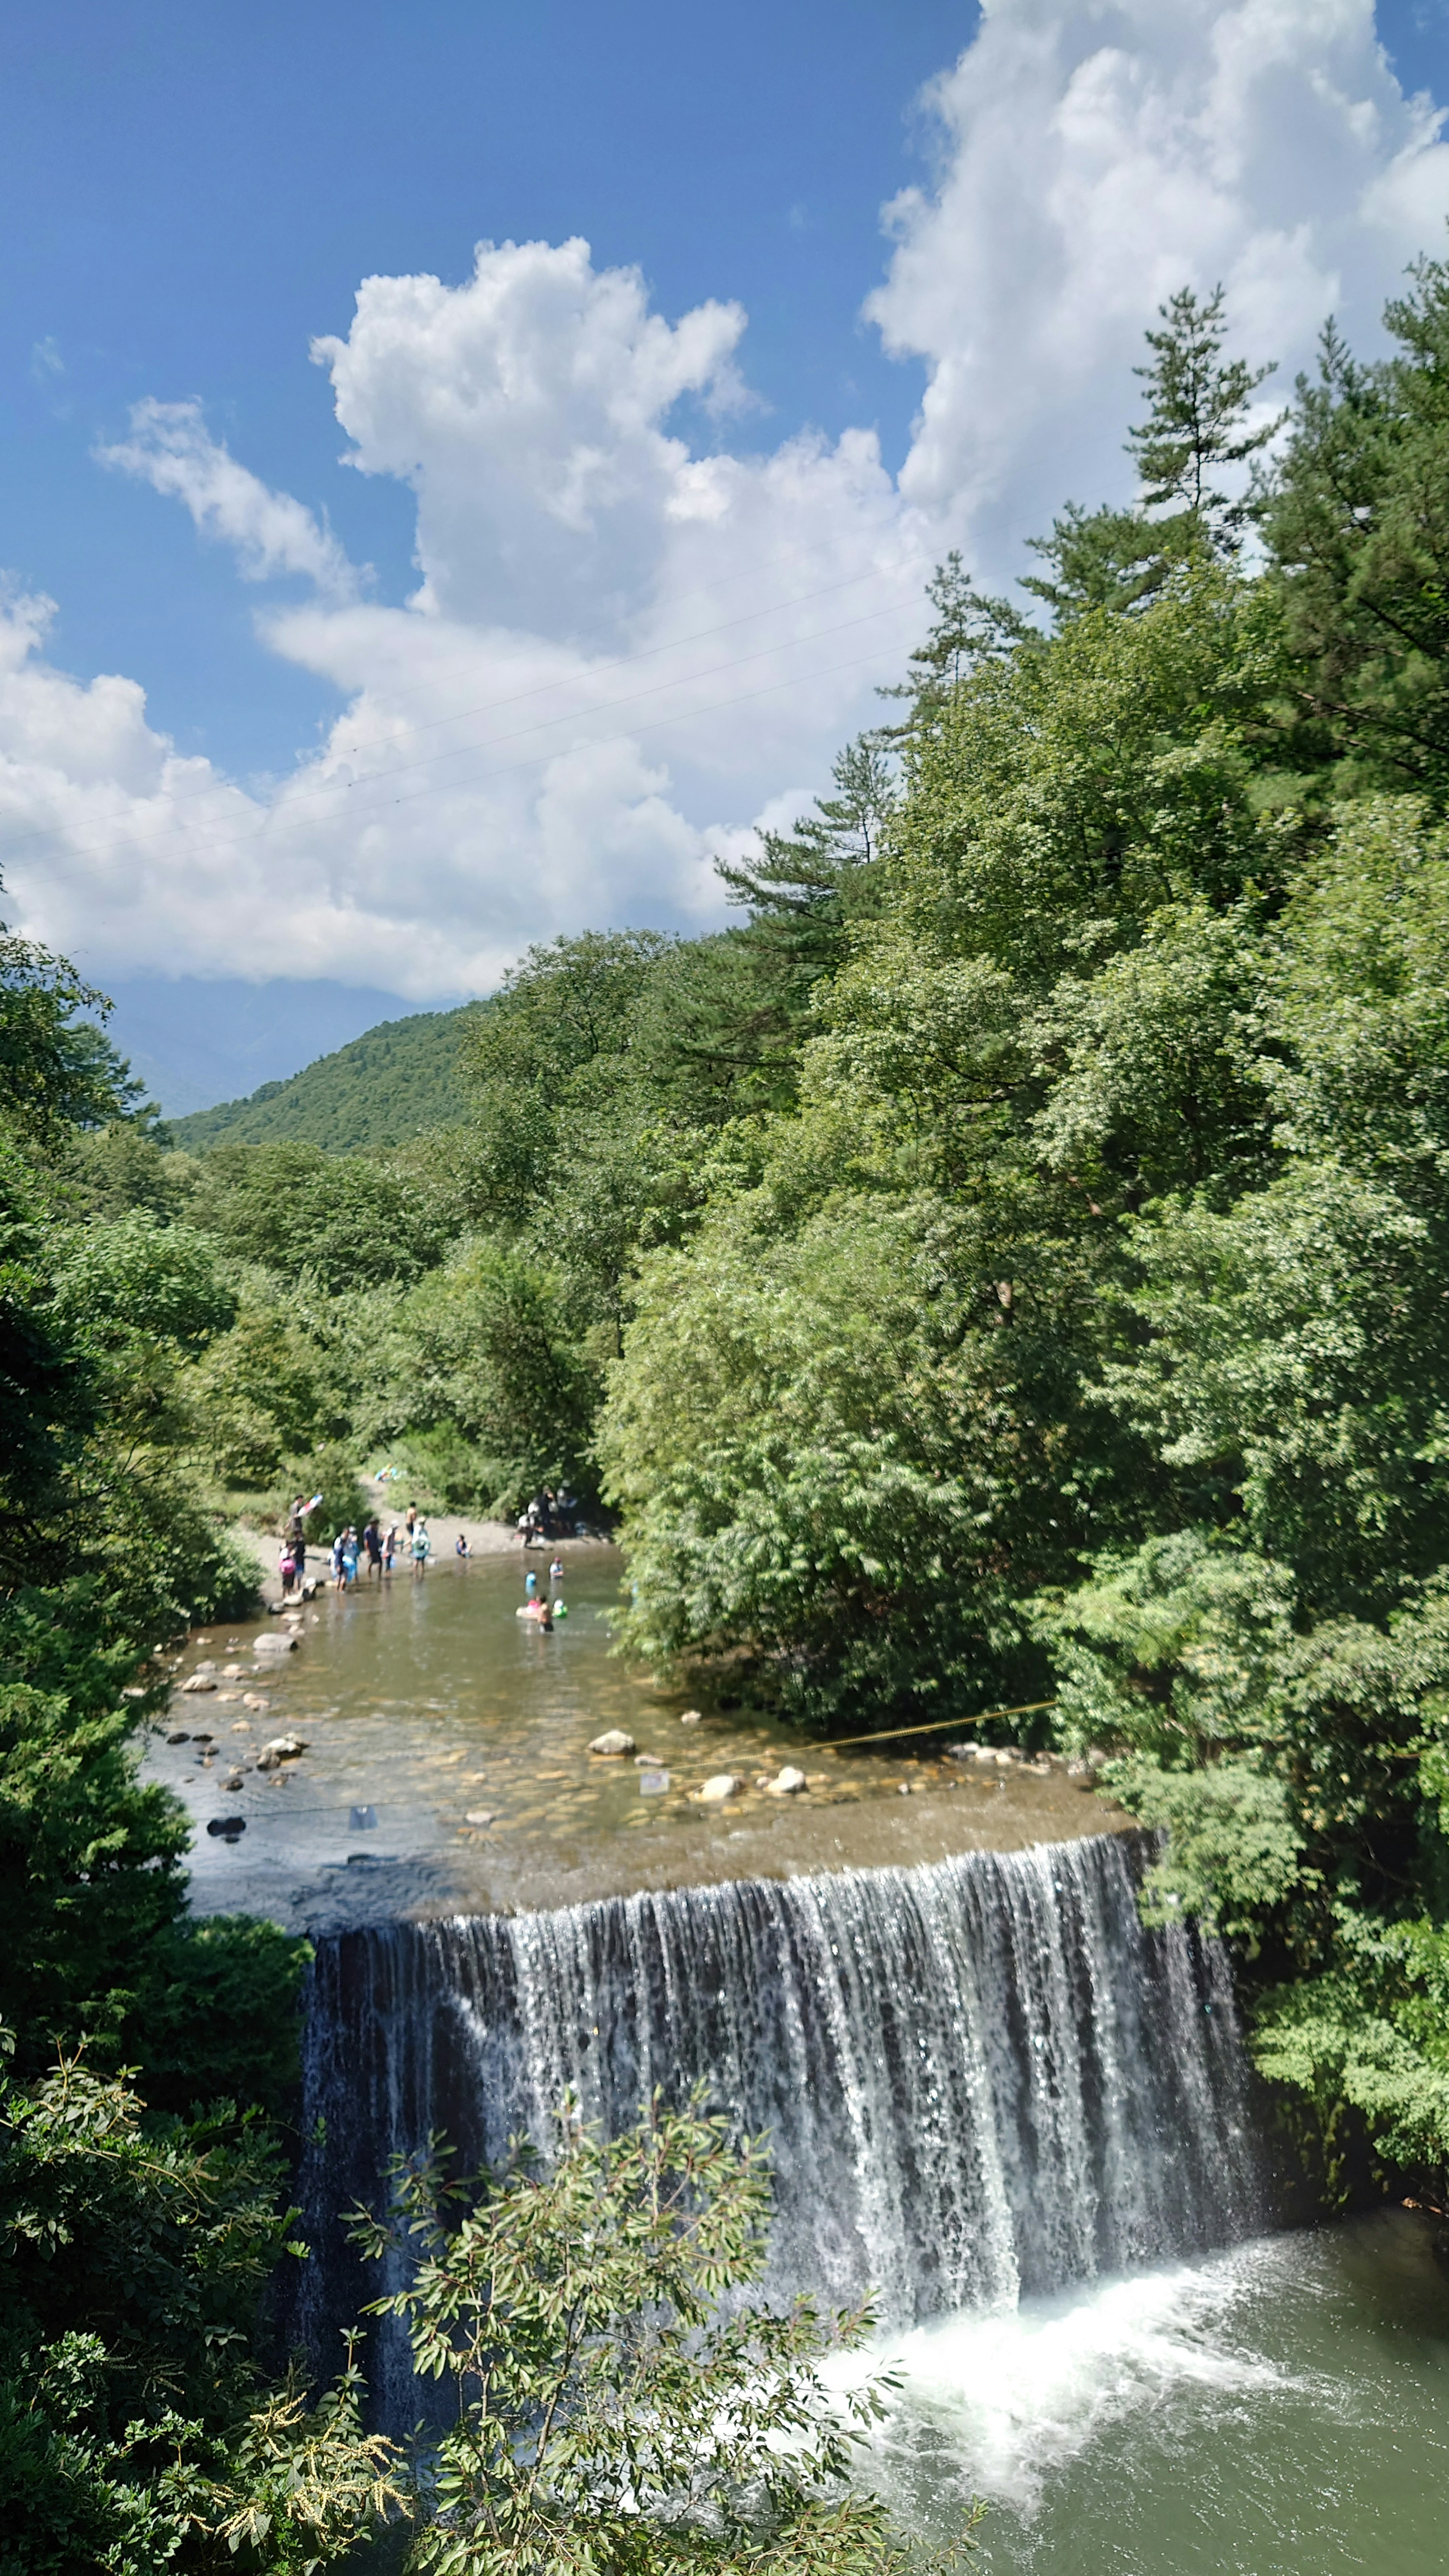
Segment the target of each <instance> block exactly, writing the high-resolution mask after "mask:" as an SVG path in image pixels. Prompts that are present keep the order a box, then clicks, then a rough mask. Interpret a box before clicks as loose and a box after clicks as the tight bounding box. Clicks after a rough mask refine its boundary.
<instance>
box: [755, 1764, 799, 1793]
mask: <svg viewBox="0 0 1449 2576" xmlns="http://www.w3.org/2000/svg"><path fill="white" fill-rule="evenodd" d="M765 1787H766V1788H767V1790H768V1791H769V1793H770V1796H771V1797H772V1798H798V1796H799V1794H800V1792H801V1790H802V1789H803V1788H804V1787H805V1774H804V1772H803V1771H797V1770H796V1768H795V1765H794V1763H793V1762H787V1763H786V1764H785V1765H784V1767H783V1769H781V1770H779V1771H777V1772H776V1774H775V1776H774V1779H773V1780H767V1781H766V1782H765Z"/></svg>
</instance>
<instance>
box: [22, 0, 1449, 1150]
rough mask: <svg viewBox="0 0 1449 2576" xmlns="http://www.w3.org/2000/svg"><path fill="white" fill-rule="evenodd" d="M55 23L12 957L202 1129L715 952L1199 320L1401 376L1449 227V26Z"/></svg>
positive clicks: (1289, 18) (1125, 18)
mask: <svg viewBox="0 0 1449 2576" xmlns="http://www.w3.org/2000/svg"><path fill="white" fill-rule="evenodd" d="M3 27H4V65H5V77H4V80H3V83H0V226H3V232H4V242H5V251H6V256H5V257H4V259H3V260H0V441H3V458H4V469H5V470H4V473H3V476H0V566H3V567H4V568H5V570H6V573H7V576H8V580H9V583H10V594H9V595H10V603H11V606H10V617H9V634H10V641H11V647H12V649H11V650H10V653H9V658H8V661H7V663H6V678H5V680H4V683H3V685H0V870H3V873H4V879H5V884H6V888H7V893H6V897H5V908H6V911H7V913H8V916H9V918H10V919H11V920H12V922H14V923H15V924H16V925H17V926H19V927H22V928H24V929H27V930H28V931H30V932H31V933H32V934H33V935H38V936H41V937H46V938H49V939H51V940H52V941H54V942H55V943H56V944H58V945H62V946H65V947H67V948H69V949H70V950H72V951H74V952H75V953H77V954H78V955H79V956H80V959H81V962H82V963H83V964H84V965H85V966H86V967H87V969H88V971H90V972H92V973H94V974H95V975H96V976H97V977H98V979H100V980H103V981H105V982H106V983H107V984H108V985H110V986H111V987H112V988H113V989H115V990H116V991H117V994H118V998H119V1000H120V1003H121V1011H120V1016H119V1023H118V1025H119V1029H120V1034H121V1035H122V1037H123V1039H125V1040H126V1041H127V1042H128V1043H131V1044H133V1045H135V1046H136V1047H137V1048H138V1051H139V1052H140V1053H141V1054H142V1055H143V1056H144V1057H146V1058H147V1060H148V1062H149V1063H150V1064H151V1065H152V1066H153V1067H154V1068H156V1069H157V1070H158V1072H159V1073H160V1076H161V1078H162V1079H163V1081H164V1082H168V1083H169V1087H170V1092H171V1096H172V1099H173V1101H174V1102H175V1105H177V1106H182V1105H185V1100H186V1098H193V1099H194V1098H195V1097H196V1095H197V1092H198V1090H199V1091H202V1092H205V1091H210V1092H212V1093H213V1095H215V1094H217V1093H220V1092H224V1091H226V1090H228V1089H230V1088H234V1087H237V1085H238V1084H239V1083H240V1082H241V1081H242V1080H243V1079H245V1081H246V1082H251V1081H255V1080H259V1079H263V1078H266V1077H267V1076H268V1075H271V1074H274V1073H276V1072H280V1071H283V1070H286V1069H288V1068H289V1066H290V1064H291V1063H293V1062H298V1061H302V1060H304V1059H305V1058H306V1057H307V1056H309V1055H310V1054H313V1053H316V1052H318V1051H319V1043H320V1044H329V1045H330V1044H333V1043H336V1040H337V1035H338V1032H339V1030H345V1028H346V1027H347V1026H348V1025H349V1021H350V1020H355V1022H356V1025H357V1026H362V1025H366V1024H367V1022H368V1021H369V1020H370V1019H373V1018H376V1017H377V1016H380V1014H381V1012H382V1011H383V1010H385V1009H389V1010H390V1009H396V1008H399V1007H409V1006H412V1007H416V1006H420V1005H426V1004H427V1003H430V1002H433V1001H437V1000H442V999H446V998H450V997H451V996H453V995H455V994H457V993H460V992H463V991H467V990H476V989H486V987H487V986H488V984H489V983H490V982H491V981H493V980H494V979H495V978H496V975H497V973H498V971H499V970H500V968H501V966H502V964H504V963H505V962H506V961H507V959H508V957H510V956H512V955H514V954H516V953H517V952H518V950H519V949H520V948H521V947H522V946H523V945H524V944H526V942H527V941H528V939H530V938H533V937H548V936H552V935H553V934H554V933H555V932H556V931H558V930H561V929H563V930H568V929H576V928H579V927H582V926H583V925H584V923H585V921H589V920H593V921H598V920H603V919H625V918H627V919H634V920H640V919H650V920H656V921H659V922H661V923H663V924H665V925H666V926H676V927H691V926H702V925H705V924H707V923H709V922H710V921H712V920H714V919H716V918H718V906H717V904H716V902H715V899H714V889H713V878H712V870H711V861H712V858H713V857H714V856H715V855H717V854H718V852H719V851H720V850H722V849H737V848H739V847H740V846H742V845H744V844H745V843H746V842H747V841H748V837H749V834H750V831H751V828H752V826H753V825H754V824H755V823H756V822H757V821H758V820H759V819H760V818H761V817H762V816H763V817H764V818H765V819H771V820H773V819H781V818H784V819H788V815H789V813H790V812H791V811H792V810H793V809H794V806H795V804H796V803H798V801H799V800H800V799H801V798H803V797H805V796H808V795H809V794H810V793H813V792H815V791H816V790H817V789H818V788H819V787H820V786H821V785H822V784H823V783H824V780H825V776H826V773H827V770H828V763H829V758H830V754H831V751H832V749H833V747H834V746H835V745H837V744H838V743H839V742H840V741H841V740H843V739H845V738H846V737H847V736H848V734H849V733H850V732H851V731H853V730H854V729H856V727H857V726H858V725H859V724H860V723H862V722H868V721H869V720H870V715H871V711H872V706H873V703H874V701H873V699H872V695H871V692H872V690H873V688H874V686H875V685H876V683H877V682H878V681H879V680H880V679H882V678H888V677H889V676H890V675H891V673H892V671H893V670H894V669H895V668H896V667H898V664H899V660H900V657H901V655H902V653H903V652H904V649H905V647H906V645H907V644H908V642H909V641H910V640H911V637H912V635H913V633H914V632H915V631H916V627H917V626H918V624H919V618H918V615H917V614H916V612H915V610H914V609H913V606H912V602H913V601H914V600H915V599H916V598H917V596H918V594H919V589H920V584H921V581H922V579H923V577H924V573H925V571H926V570H927V569H928V568H929V563H930V561H931V560H932V559H933V558H934V556H935V555H937V554H939V552H941V551H943V550H944V548H945V546H946V545H947V544H948V543H954V542H960V543H963V544H965V545H966V546H967V548H968V551H969V552H970V554H971V556H972V558H973V560H974V561H976V562H978V563H979V564H980V565H981V567H982V569H983V570H984V571H985V572H986V573H987V574H988V575H989V576H990V577H993V578H998V579H1009V578H1010V577H1011V575H1012V573H1013V571H1014V570H1016V569H1017V568H1019V566H1020V562H1021V546H1022V541H1023V539H1024V537H1025V536H1026V535H1027V534H1029V533H1030V532H1031V530H1032V529H1033V528H1034V527H1039V526H1040V525H1042V524H1043V523H1044V521H1045V519H1046V518H1048V517H1049V516H1050V513H1051V509H1052V508H1053V507H1054V506H1056V505H1057V504H1058V503H1059V502H1060V500H1061V499H1063V498H1065V497H1066V496H1067V494H1068V493H1069V492H1071V493H1074V494H1075V495H1076V497H1079V498H1083V499H1086V500H1092V499H1095V498H1096V497H1098V496H1099V494H1100V493H1101V492H1103V491H1105V490H1107V489H1109V488H1122V477H1123V474H1124V471H1125V469H1124V468H1123V467H1122V465H1121V462H1120V457H1119V452H1118V450H1119V441H1120V436H1121V429H1122V425H1123V423H1124V420H1125V418H1126V417H1127V416H1128V414H1129V411H1130V404H1131V395H1132V386H1131V379H1130V372H1129V371H1130V364H1131V360H1132V357H1133V356H1134V355H1135V354H1136V350H1137V346H1138V343H1139V340H1140V331H1141V328H1142V327H1143V325H1144V323H1145V322H1146V321H1148V320H1150V318H1151V315H1152V309H1153V304H1154V302H1155V300H1156V298H1157V297H1158V295H1160V294H1161V293H1163V292H1166V291H1168V290H1169V289H1170V287H1171V286H1172V285H1174V284H1176V283H1178V282H1180V280H1181V278H1183V277H1185V276H1191V277H1194V278H1195V279H1196V280H1197V282H1199V283H1203V284H1211V283H1212V282H1213V280H1214V278H1215V277H1216V276H1218V275H1224V276H1226V277H1227V279H1228V281H1229V287H1230V296H1231V300H1232V305H1233V309H1234V311H1235V314H1236V315H1237V317H1238V320H1239V324H1240V329H1241V333H1242V338H1243V343H1244V346H1245V348H1247V349H1248V351H1249V354H1252V355H1254V356H1258V355H1278V356H1280V357H1281V358H1282V359H1283V360H1284V361H1285V364H1286V365H1287V366H1288V367H1290V368H1291V367H1292V366H1294V365H1297V364H1301V363H1302V362H1303V360H1304V358H1305V357H1306V356H1307V354H1308V351H1309V349H1310V348H1311V343H1312V336H1313V332H1314V330H1315V329H1316V327H1317V323H1318V321H1319V320H1320V319H1321V316H1322V312H1323V310H1324V309H1325V306H1326V303H1327V302H1329V301H1332V302H1333V303H1335V304H1336V305H1337V306H1338V308H1339V310H1340V311H1342V312H1343V313H1344V316H1345V319H1346V321H1347V322H1348V325H1349V327H1350V330H1351V332H1352V334H1353V336H1354V337H1355V338H1356V339H1357V340H1358V341H1359V343H1360V345H1371V344H1372V341H1373V336H1374V316H1375V314H1376V312H1377V309H1378V306H1379V304H1380V303H1381V301H1382V297H1383V294H1384V293H1385V292H1386V291H1388V290H1389V288H1390V287H1391V286H1392V284H1393V281H1394V279H1395V277H1396V276H1397V274H1398V273H1399V271H1400V270H1401V268H1402V265H1403V261H1404V259H1405V258H1406V257H1407V256H1408V255H1410V253H1411V251H1412V250H1413V249H1414V248H1416V247H1419V246H1422V245H1423V244H1425V243H1426V242H1427V243H1430V244H1432V243H1433V241H1434V240H1435V238H1436V236H1437V232H1438V229H1439V227H1440V224H1441V221H1442V216H1443V213H1444V211H1445V209H1446V208H1449V153H1446V150H1445V147H1444V146H1443V145H1442V144H1440V143H1438V141H1437V139H1436V136H1435V133H1434V131H1433V129H1432V125H1431V123H1430V122H1429V121H1428V120H1427V119H1426V116H1425V113H1424V111H1423V109H1422V107H1417V108H1416V107H1415V105H1414V103H1413V102H1414V96H1415V93H1418V92H1422V91H1428V92H1430V93H1433V94H1434V95H1436V96H1440V97H1449V21H1446V15H1445V9H1444V6H1443V5H1442V0H1434V5H1432V6H1429V5H1422V6H1417V7H1415V6H1407V7H1396V8H1394V9H1392V10H1390V9H1381V10H1380V11H1379V13H1378V18H1377V24H1376V25H1375V21H1374V17H1373V12H1372V10H1371V8H1370V7H1369V6H1367V5H1366V0H1281V5H1275V6H1273V7H1270V6H1269V0H1102V5H1100V6H1097V5H1094V6H1091V7H1086V6H1076V5H1074V4H1073V0H1001V5H999V6H998V7H997V8H996V9H994V10H993V11H992V12H991V13H990V15H989V18H988V21H987V23H986V25H985V26H984V28H983V26H982V24H981V22H980V21H979V19H978V16H977V13H976V12H975V11H974V10H972V9H970V8H962V7H946V6H941V5H937V0H890V5H888V6H887V5H879V6H875V5H864V0H830V5H817V0H791V5H787V6H785V7H778V6H777V7H774V8H765V7H763V6H758V5H754V0H748V5H744V6H741V7H737V8H736V9H735V10H733V11H732V12H730V13H701V12H683V11H680V10H678V9H677V8H671V9H665V8H662V7H646V6H635V7H629V8H613V9H605V8H600V7H598V6H593V7H589V8H585V7H583V6H580V5H576V0H568V5H562V0H556V5H554V6H551V7H540V6H536V5H535V6H533V7H531V8H530V9H529V10H527V11H523V10H519V9H516V8H514V9H507V10H505V9H503V8H500V7H495V6H484V7H474V8H471V9H465V8H462V7H457V6H442V5H437V6H424V7H417V6H414V7H413V8H411V9H409V10H407V11H402V10H400V9H397V8H390V9H382V8H378V7H375V6H368V5H363V6H351V7H349V8H347V9H345V10H344V9H342V8H340V7H336V6H333V5H330V0H325V4H324V5H315V6H302V7H293V8H290V9H286V10H284V9H281V8H279V7H276V6H273V5H270V0H265V5H257V0H253V5H249V6H248V7H247V8H246V9H245V10H242V9H240V8H237V7H231V6H218V7H213V8H210V9H204V10H198V9H196V8H195V7H194V6H193V7H190V8H186V9H182V8H180V7H164V6H144V7H138V6H125V5H121V6H117V5H114V0H112V5H108V6H106V7H104V8H102V7H100V6H98V5H84V6H81V5H65V0H60V5H55V0H52V5H51V6H49V7H48V8H47V9H46V10H44V11H34V10H26V11H21V10H19V9H16V8H11V9H7V10H5V11H4V12H3ZM933 81H936V82H938V83H940V84H942V86H940V87H938V88H937V89H936V91H935V92H934V94H928V95H926V96H925V97H923V90H924V89H925V87H926V85H927V84H930V83H932V82H933ZM902 190H913V191H914V192H915V193H914V195H913V196H912V197H911V198H909V199H908V200H907V201H906V202H905V203H904V204H901V205H898V209H897V213H896V216H895V218H894V220H893V221H892V222H891V224H890V225H889V226H888V227H886V228H883V223H882V210H883V208H884V207H885V206H886V205H887V204H888V202H889V201H891V200H893V199H898V197H899V192H901V191H902ZM578 236H581V237H582V238H583V239H584V240H585V241H586V242H587V243H588V244H589V245H590V249H591V260H585V261H583V263H582V264H580V262H579V261H578V260H577V259H575V260H574V262H573V264H572V266H570V265H569V264H568V262H567V260H566V259H565V256H564V254H563V250H562V246H563V245H564V244H566V243H567V242H568V241H569V240H570V239H571V238H574V237H578ZM480 241H492V242H494V243H496V244H500V245H501V244H505V243H508V242H513V243H516V244H520V245H526V244H537V245H541V246H544V249H543V251H542V252H541V253H540V254H539V255H538V256H537V257H535V258H533V259H532V262H531V264H529V263H528V262H527V261H525V260H523V259H522V258H519V259H515V260H514V261H513V262H512V263H511V264H510V262H509V260H508V258H507V257H506V256H505V255H504V254H502V253H501V252H500V253H499V254H497V255H495V257H494V258H493V260H492V262H491V264H490V263H486V262H485V263H484V265H483V266H481V267H480V268H479V269H478V270H477V271H476V272H475V270H474V262H473V252H474V245H475V243H477V242H480ZM631 272H637V277H635V278H634V279H633V282H632V283H631V282H630V275H631ZM365 279H373V280H377V281H384V282H387V281H391V284H390V285H388V284H384V285H381V286H379V287H377V288H375V289H374V290H372V300H371V303H370V304H368V305H367V306H366V308H365V310H364V311H362V312H361V313H357V312H356V306H355V299H356V297H357V294H358V289H359V287H360V286H361V285H362V282H363V281H364V280H365ZM427 279H435V280H437V281H438V287H437V290H436V293H433V294H431V296H429V295H428V294H423V293H420V292H418V291H415V282H416V281H418V280H427ZM408 281H413V282H414V287H413V288H409V287H408V286H407V282H408ZM873 296H874V298H875V302H874V304H873V306H872V308H871V309H870V310H869V311H867V310H866V306H867V299H870V298H872V297H873ZM734 305H738V306H739V307H741V308H743V316H741V315H728V314H722V312H721V308H722V307H728V306H734ZM355 315H356V318H354V317H355ZM689 317H700V318H698V319H695V320H691V319H689ZM744 317H747V318H744ZM319 336H321V337H325V338H329V339H330V341H331V343H332V347H331V350H330V353H324V363H321V364H314V363H312V362H311V360H310V359H309V349H310V347H311V344H312V342H313V341H314V339H316V338H317V337H319ZM483 378H486V379H487V390H486V399H485V398H483V397H480V396H479V391H478V388H479V385H480V382H481V381H482V379H483ZM520 387H521V388H523V389H524V390H522V391H520V390H518V388H520ZM500 389H501V390H500ZM923 404H924V410H923V408H922V407H923ZM137 406H140V407H142V409H141V410H140V412H139V413H137V411H136V407H137ZM147 406H150V407H151V408H149V409H147V408H145V407H147ZM157 407H160V408H157ZM809 433H814V436H813V439H812V438H811V437H810V436H809V435H808V434H809ZM802 436H803V437H804V443H802ZM344 451H346V452H347V453H349V454H350V455H351V456H352V457H353V459H354V460H355V462H354V464H352V465H348V464H344V463H343V462H342V461H341V459H342V457H343V454H344ZM107 454H108V455H109V460H110V461H109V462H106V461H103V460H104V458H105V456H106V455H107ZM581 460H582V461H581ZM358 465H360V466H361V468H362V470H360V471H359V470H357V466H358ZM329 532H330V533H329ZM39 599H43V600H44V601H46V602H48V603H51V605H50V607H49V608H48V609H46V610H44V611H42V610H41V609H39V608H29V609H26V608H23V607H17V606H16V603H17V602H23V601H24V600H32V601H34V600H39ZM751 621H753V622H751ZM690 639H700V640H698V641H691V640H690ZM621 665H627V666H628V667H627V669H625V670H621V668H620V666H621ZM646 687H647V689H648V690H650V691H652V692H653V694H646ZM525 692H526V693H527V695H526V697H525ZM508 706H513V707H515V708H516V709H518V712H516V713H506V712H504V710H505V708H506V707H508ZM611 709H617V710H618V712H614V713H611V712H610V710H611ZM480 710H481V711H482V713H481V714H480V712H479V711H480ZM545 719H546V720H547V721H546V724H545ZM525 720H526V722H527V725H528V727H529V730H528V731H526V732H525ZM490 745H491V746H493V748H491V749H490ZM504 745H507V746H508V747H507V748H506V749H505V748H504ZM450 762H451V763H452V766H451V767H449V766H448V764H449V763H450ZM342 782H345V783H342ZM173 978H175V979H179V980H178V982H177V985H176V989H175V990H174V992H170V991H169V979H173ZM329 988H330V990H329ZM168 995H169V999H170V1000H171V1001H172V1002H174V1005H175V1007H174V1009H172V1010H171V1011H170V1012H169V1013H168ZM168 1017H169V1018H170V1019H171V1020H172V1021H174V1023H175V1026H174V1029H173V1030H172V1031H171V1038H172V1040H174V1043H173V1044H172V1046H171V1054H170V1057H169V1058H168V1055H167V1044H168V1027H167V1023H168ZM208 1030H209V1032H210V1034H209V1037H208V1035H207V1032H208ZM183 1032H189V1035H185V1036H184V1037H183ZM314 1041H317V1042H318V1043H314ZM183 1053H184V1055H185V1065H184V1067H183V1066H182V1061H181V1058H182V1054H183ZM168 1063H170V1064H171V1066H172V1068H173V1070H172V1071H171V1072H169V1073H168V1071H167V1066H168Z"/></svg>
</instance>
